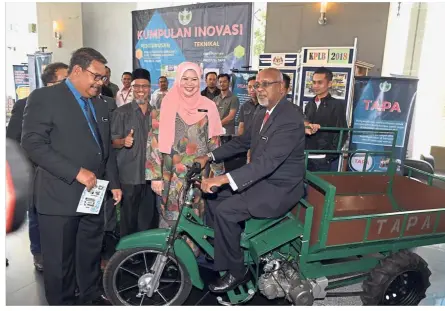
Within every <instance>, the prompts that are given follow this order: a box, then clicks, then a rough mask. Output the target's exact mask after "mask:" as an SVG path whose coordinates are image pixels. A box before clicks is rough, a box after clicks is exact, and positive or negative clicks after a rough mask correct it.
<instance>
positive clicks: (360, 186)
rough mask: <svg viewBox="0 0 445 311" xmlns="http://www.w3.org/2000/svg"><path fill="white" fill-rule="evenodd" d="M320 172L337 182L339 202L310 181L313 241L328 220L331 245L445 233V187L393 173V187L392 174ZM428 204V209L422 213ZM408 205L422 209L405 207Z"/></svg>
mask: <svg viewBox="0 0 445 311" xmlns="http://www.w3.org/2000/svg"><path fill="white" fill-rule="evenodd" d="M317 176H318V177H320V178H322V179H323V180H325V181H327V182H328V183H330V184H332V185H333V186H335V187H336V193H335V198H334V202H333V203H332V204H325V194H324V193H323V191H322V190H320V189H317V188H316V186H315V185H312V184H308V187H307V198H306V200H307V201H308V202H309V203H310V204H311V205H313V206H314V215H313V222H312V230H311V237H310V245H311V246H313V245H315V244H317V243H320V241H321V240H322V234H323V230H322V229H323V228H322V225H323V224H324V225H326V226H328V230H327V231H326V230H325V231H324V232H325V233H327V236H326V237H325V242H326V244H325V245H326V246H334V245H345V244H356V243H362V242H363V241H365V240H367V241H374V240H375V241H379V240H388V239H397V238H400V237H406V236H417V235H419V236H420V235H428V234H434V233H440V232H444V233H445V212H442V211H443V209H444V208H445V189H439V188H436V187H433V186H428V185H427V184H423V183H421V182H418V181H415V180H413V179H409V178H406V177H402V176H398V175H396V176H394V181H393V187H392V191H388V190H389V189H390V188H389V187H390V178H389V176H387V175H369V174H368V175H366V174H351V175H348V174H341V175H317ZM325 209H328V210H327V213H326V211H325ZM424 210H429V211H428V212H423V213H422V211H424ZM408 211H419V213H412V212H411V213H409V214H408V213H403V212H408ZM398 212H399V213H398ZM400 212H402V213H400ZM387 213H389V214H387ZM391 213H398V214H396V215H391ZM381 214H383V215H381ZM304 216H305V210H304V209H301V211H300V215H299V219H300V220H301V221H304ZM356 216H363V217H362V218H360V217H356ZM366 216H369V217H366ZM339 218H341V219H339ZM369 219H370V220H369ZM368 220H369V223H368ZM368 226H369V228H367V227H368Z"/></svg>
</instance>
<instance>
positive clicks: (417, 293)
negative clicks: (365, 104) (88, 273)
mask: <svg viewBox="0 0 445 311" xmlns="http://www.w3.org/2000/svg"><path fill="white" fill-rule="evenodd" d="M325 130H338V131H340V136H342V135H344V132H346V131H348V132H351V131H356V130H355V129H339V128H330V129H329V128H328V129H325ZM360 131H363V132H372V131H371V130H368V131H366V130H360ZM377 132H378V133H377ZM388 132H390V133H388ZM379 133H380V134H381V135H388V134H392V135H393V136H394V139H393V144H392V147H391V150H384V151H372V152H371V151H357V150H354V151H350V150H344V149H342V148H341V147H340V141H341V140H342V139H341V137H340V139H339V146H338V148H337V150H332V151H328V150H307V151H306V160H307V159H308V156H309V154H314V153H325V154H326V153H331V152H336V153H342V154H348V155H349V158H353V159H361V162H362V164H363V169H362V171H346V172H310V171H307V173H306V176H305V184H306V196H305V197H304V198H302V199H301V200H300V201H299V203H298V204H297V205H296V206H295V207H294V208H293V209H292V210H290V211H289V212H288V213H287V214H286V215H283V216H282V217H279V218H276V219H250V220H248V221H247V222H246V226H245V231H244V233H243V234H242V238H241V247H242V248H243V249H244V260H245V265H246V266H248V267H249V269H250V271H251V275H252V278H251V279H250V281H249V282H248V283H246V284H245V285H242V286H239V287H238V288H237V289H235V290H232V291H229V292H228V293H227V295H223V296H224V297H218V301H219V303H221V304H223V305H236V304H242V303H246V302H248V301H249V300H250V299H252V298H253V296H254V295H256V294H257V293H258V292H259V293H261V294H262V295H264V296H265V297H267V298H268V299H277V298H283V299H286V300H288V301H289V302H290V303H291V304H293V305H312V304H313V302H314V300H315V299H324V298H325V297H327V296H330V295H331V290H332V289H335V288H339V287H343V286H346V285H350V284H355V283H360V282H362V284H363V285H362V289H363V290H362V291H361V292H358V293H349V294H351V295H353V294H355V295H360V297H361V300H362V302H363V304H364V305H417V304H419V302H420V301H421V300H422V299H423V298H424V297H425V292H426V290H427V288H428V287H429V286H430V282H429V277H430V274H431V272H430V270H429V269H428V265H427V263H426V262H425V261H424V260H423V259H422V258H421V257H420V256H419V255H417V254H416V253H414V252H411V251H410V250H411V249H413V248H415V247H420V246H425V245H433V244H439V243H445V190H444V189H441V188H438V187H436V186H435V185H434V182H435V181H441V182H445V179H443V178H439V177H438V176H435V175H432V174H428V173H425V172H422V171H420V170H416V169H414V168H411V167H406V166H405V167H404V166H403V165H401V164H400V163H399V162H396V161H395V159H394V150H395V142H396V134H397V133H396V132H394V131H374V133H373V135H377V134H379ZM375 154H383V155H385V156H387V158H388V159H389V160H388V162H387V163H388V164H387V165H388V168H387V170H386V171H384V172H367V171H366V168H367V164H368V161H370V160H371V159H372V156H373V155H375ZM401 168H402V169H405V170H408V174H407V175H408V176H402V175H400V174H398V173H397V171H398V169H401ZM413 172H415V173H416V175H417V176H419V175H422V176H424V180H426V182H422V181H419V180H417V179H413V178H410V177H411V175H412V174H413ZM200 174H201V167H200V166H199V164H197V163H195V164H194V165H193V166H192V167H191V168H189V170H188V173H187V177H186V178H187V182H186V186H185V189H184V201H183V202H184V203H183V205H182V208H181V210H180V215H179V217H178V219H177V221H176V223H175V225H174V226H172V228H169V229H153V230H149V231H145V232H140V233H136V234H133V235H130V236H127V237H125V238H123V239H122V240H121V241H120V242H119V244H118V246H117V252H116V253H115V254H114V256H113V257H112V258H111V260H110V261H109V263H108V265H107V266H106V268H105V272H104V278H103V282H104V288H105V292H106V295H107V296H108V298H109V299H110V301H111V303H112V304H114V305H181V304H183V303H184V302H185V300H186V299H187V297H188V296H189V293H190V291H191V289H192V287H193V286H194V287H196V288H198V289H201V290H202V289H204V288H205V284H204V282H203V280H202V277H201V275H200V272H199V269H198V263H197V259H196V257H195V255H194V253H193V252H192V250H191V248H190V247H189V245H188V244H187V242H186V239H187V238H188V239H191V240H192V241H193V243H195V244H196V245H198V246H199V247H200V249H201V250H202V251H203V252H205V253H206V254H207V256H209V257H211V258H213V256H214V251H213V246H212V243H211V241H209V238H210V239H211V238H213V237H214V232H213V230H212V228H209V227H207V226H205V224H203V222H202V220H201V219H200V218H198V217H196V216H195V213H194V212H193V210H192V202H193V195H194V193H195V191H194V189H193V188H194V187H196V186H195V184H196V181H199V180H200ZM131 258H134V259H137V260H138V261H139V262H140V265H134V260H130V259H131Z"/></svg>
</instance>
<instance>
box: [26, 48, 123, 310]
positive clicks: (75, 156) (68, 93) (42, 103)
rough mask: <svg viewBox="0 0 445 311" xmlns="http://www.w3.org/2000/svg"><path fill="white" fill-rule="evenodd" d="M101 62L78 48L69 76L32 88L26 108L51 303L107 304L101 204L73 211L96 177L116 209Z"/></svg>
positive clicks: (119, 194)
mask: <svg viewBox="0 0 445 311" xmlns="http://www.w3.org/2000/svg"><path fill="white" fill-rule="evenodd" d="M106 63H107V60H106V59H105V58H104V57H103V56H102V54H100V53H99V52H97V51H96V50H94V49H91V48H81V49H78V50H77V51H75V52H74V53H73V55H72V57H71V60H70V64H69V69H68V78H67V79H66V80H65V81H64V82H62V83H59V84H57V85H54V86H51V87H44V88H41V89H36V90H34V91H33V92H32V93H31V94H30V96H29V98H28V102H27V105H26V107H25V112H24V116H23V131H22V146H23V148H24V149H25V151H26V153H27V155H28V156H29V158H30V160H31V161H32V162H34V163H35V164H36V166H37V169H36V173H35V182H34V202H35V206H36V209H37V212H38V219H39V227H40V238H41V240H40V242H41V246H42V256H43V266H44V270H43V277H44V281H45V293H46V299H47V301H48V304H49V305H74V304H76V303H82V304H91V303H94V304H96V303H99V304H103V303H106V299H105V296H104V295H103V293H102V291H101V289H100V287H99V286H100V279H101V271H100V257H101V249H102V239H103V232H104V228H103V225H104V215H103V211H104V208H103V204H102V205H100V209H99V210H98V211H97V212H80V211H78V206H79V202H80V200H81V198H82V194H83V192H84V190H85V189H87V190H91V189H93V188H94V187H95V186H96V185H97V180H98V179H100V180H107V181H108V182H109V184H108V187H109V189H111V192H112V193H113V198H114V200H115V201H116V204H117V203H119V202H120V200H121V198H122V192H121V190H120V184H119V178H118V171H117V166H116V157H115V154H114V149H113V148H112V146H111V136H110V122H109V118H110V117H109V111H108V107H107V105H106V104H105V103H104V102H103V101H101V100H99V99H97V95H98V94H99V92H100V88H101V86H102V84H103V81H104V80H105V79H106V76H105V64H106ZM94 203H96V202H94ZM97 203H99V204H100V202H97ZM76 283H77V286H78V288H79V294H80V297H79V298H80V301H76V300H77V299H76V297H75V288H76Z"/></svg>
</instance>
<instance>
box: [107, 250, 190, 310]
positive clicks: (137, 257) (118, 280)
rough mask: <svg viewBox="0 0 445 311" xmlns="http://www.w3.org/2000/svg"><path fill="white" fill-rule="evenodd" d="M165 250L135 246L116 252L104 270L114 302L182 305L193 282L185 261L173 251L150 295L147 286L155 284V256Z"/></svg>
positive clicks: (130, 304) (120, 303)
mask: <svg viewBox="0 0 445 311" xmlns="http://www.w3.org/2000/svg"><path fill="white" fill-rule="evenodd" d="M159 254H162V251H161V250H159V249H155V248H150V249H148V248H133V249H127V250H124V251H118V252H116V253H115V254H114V255H113V257H112V258H111V259H110V261H109V262H108V265H107V267H106V268H105V271H104V277H103V279H104V281H103V282H104V290H105V294H106V295H107V297H108V299H109V300H110V302H111V303H112V304H113V305H127V306H128V305H129V306H147V305H149V306H162V305H181V304H182V303H183V302H184V301H185V300H186V299H187V297H188V296H189V294H190V290H191V288H192V284H191V282H190V277H189V274H188V271H187V269H186V268H185V266H184V264H183V263H182V262H181V261H180V259H179V258H177V257H176V256H175V255H174V254H173V253H170V254H169V255H168V256H167V257H168V258H167V261H166V264H165V267H164V269H163V271H162V272H161V277H160V280H159V285H158V286H157V288H156V285H154V286H155V288H156V290H155V291H154V292H153V294H152V295H151V297H149V295H148V294H147V286H148V285H153V284H152V282H151V280H152V279H153V271H151V268H152V267H153V265H154V264H155V261H156V258H157V257H158V255H159Z"/></svg>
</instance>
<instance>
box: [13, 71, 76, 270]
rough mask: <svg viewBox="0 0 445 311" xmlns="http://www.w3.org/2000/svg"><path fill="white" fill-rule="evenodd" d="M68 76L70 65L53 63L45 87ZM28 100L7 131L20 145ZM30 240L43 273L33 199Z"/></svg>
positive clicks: (20, 102)
mask: <svg viewBox="0 0 445 311" xmlns="http://www.w3.org/2000/svg"><path fill="white" fill-rule="evenodd" d="M67 76H68V65H66V64H64V63H52V64H49V65H47V66H46V67H45V70H44V71H43V73H42V76H41V79H42V82H43V85H44V86H52V85H55V84H58V83H60V82H62V81H63V80H64V79H65V78H66V77H67ZM27 99H28V98H23V99H20V100H18V101H17V102H16V103H15V105H14V108H13V109H12V115H11V119H10V121H9V124H8V128H7V129H6V137H7V138H11V139H14V140H16V141H17V142H18V143H20V142H21V140H22V137H21V136H22V122H23V112H24V110H25V105H26V101H27ZM28 217H29V227H28V230H29V240H30V242H31V253H32V255H33V257H34V267H35V268H36V270H37V271H39V272H41V271H43V260H42V251H41V247H40V231H39V221H38V218H37V211H36V209H35V206H34V203H33V200H32V197H31V199H30V202H29V211H28Z"/></svg>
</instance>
